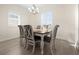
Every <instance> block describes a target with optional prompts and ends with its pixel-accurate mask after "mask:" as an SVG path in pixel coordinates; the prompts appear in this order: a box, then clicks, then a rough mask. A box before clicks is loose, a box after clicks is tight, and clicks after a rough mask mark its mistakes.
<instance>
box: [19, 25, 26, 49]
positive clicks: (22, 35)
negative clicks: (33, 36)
mask: <svg viewBox="0 0 79 59" xmlns="http://www.w3.org/2000/svg"><path fill="white" fill-rule="evenodd" d="M24 26H26V25H18V27H19V33H20V44H21V45H22V46H24V48H25V43H26V40H25V30H24ZM23 41H25V43H24V42H23Z"/></svg>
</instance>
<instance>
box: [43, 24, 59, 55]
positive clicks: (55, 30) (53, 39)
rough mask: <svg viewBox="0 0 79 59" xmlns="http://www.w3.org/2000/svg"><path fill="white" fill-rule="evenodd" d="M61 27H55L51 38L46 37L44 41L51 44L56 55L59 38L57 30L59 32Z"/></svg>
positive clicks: (52, 51) (51, 48)
mask: <svg viewBox="0 0 79 59" xmlns="http://www.w3.org/2000/svg"><path fill="white" fill-rule="evenodd" d="M58 27H59V25H55V27H54V29H53V31H52V32H51V33H50V37H48V36H45V37H44V41H45V42H47V43H49V44H50V50H51V53H52V54H56V49H55V40H56V36H57V30H58Z"/></svg>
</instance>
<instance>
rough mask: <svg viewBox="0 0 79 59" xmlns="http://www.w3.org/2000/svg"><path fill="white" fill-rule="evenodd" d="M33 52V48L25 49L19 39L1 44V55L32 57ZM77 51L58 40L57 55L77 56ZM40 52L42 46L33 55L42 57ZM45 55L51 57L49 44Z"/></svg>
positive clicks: (46, 46)
mask: <svg viewBox="0 0 79 59" xmlns="http://www.w3.org/2000/svg"><path fill="white" fill-rule="evenodd" d="M31 50H32V47H31V46H29V48H28V50H26V49H24V48H23V46H22V45H21V43H20V39H19V38H17V39H12V40H7V41H3V42H0V55H32V54H31ZM75 51H76V50H75V48H74V47H73V46H71V45H70V43H69V42H67V41H64V40H59V39H57V40H56V55H75V54H76V53H75ZM40 52H41V51H40V46H39V45H38V46H36V48H35V52H34V54H33V55H41V53H40ZM77 54H79V52H78V51H77ZM44 55H51V52H50V49H49V45H48V44H47V43H45V47H44Z"/></svg>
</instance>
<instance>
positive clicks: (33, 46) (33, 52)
mask: <svg viewBox="0 0 79 59" xmlns="http://www.w3.org/2000/svg"><path fill="white" fill-rule="evenodd" d="M34 51H35V45H33V50H32V54H34Z"/></svg>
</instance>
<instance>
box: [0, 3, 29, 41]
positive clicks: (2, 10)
mask: <svg viewBox="0 0 79 59" xmlns="http://www.w3.org/2000/svg"><path fill="white" fill-rule="evenodd" d="M8 12H15V13H16V14H18V15H20V17H21V24H22V25H24V24H27V23H28V22H27V17H26V16H27V15H26V14H27V13H26V9H25V8H22V7H21V6H19V5H11V4H9V5H4V4H3V5H1V4H0V41H4V40H8V39H12V38H17V37H18V36H19V30H18V26H17V27H13V26H8Z"/></svg>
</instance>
